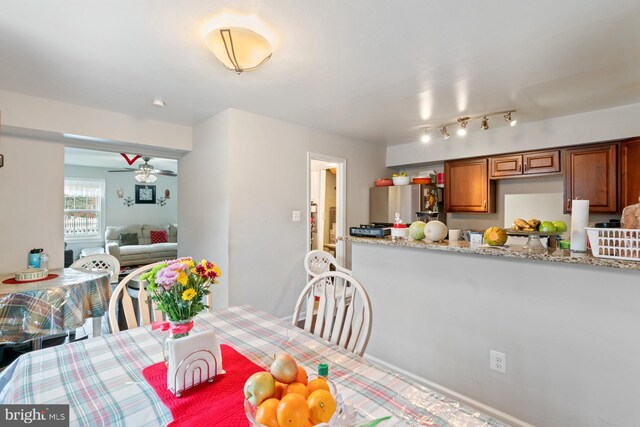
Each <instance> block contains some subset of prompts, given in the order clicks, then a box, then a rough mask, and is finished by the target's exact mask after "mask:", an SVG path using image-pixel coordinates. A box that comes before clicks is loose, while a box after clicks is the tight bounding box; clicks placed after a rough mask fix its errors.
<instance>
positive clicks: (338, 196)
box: [307, 153, 347, 266]
mask: <svg viewBox="0 0 640 427" xmlns="http://www.w3.org/2000/svg"><path fill="white" fill-rule="evenodd" d="M346 165H347V161H346V159H343V158H339V157H333V156H328V155H324V154H317V153H308V156H307V251H310V250H315V249H319V250H324V251H326V252H329V253H331V254H332V255H333V256H334V257H335V258H336V261H337V262H338V264H340V265H343V266H344V265H345V258H346V256H345V242H343V241H340V240H338V238H339V237H342V236H344V235H345V232H346V203H345V200H346Z"/></svg>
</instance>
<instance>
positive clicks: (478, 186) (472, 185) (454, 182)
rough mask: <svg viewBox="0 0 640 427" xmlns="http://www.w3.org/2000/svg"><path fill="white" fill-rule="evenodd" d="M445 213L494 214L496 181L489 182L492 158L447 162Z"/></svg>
mask: <svg viewBox="0 0 640 427" xmlns="http://www.w3.org/2000/svg"><path fill="white" fill-rule="evenodd" d="M444 174H445V183H446V185H445V187H444V193H445V197H444V204H445V211H446V212H476V213H487V212H495V191H494V189H495V182H493V181H489V159H487V158H483V159H468V160H456V161H451V162H445V163H444Z"/></svg>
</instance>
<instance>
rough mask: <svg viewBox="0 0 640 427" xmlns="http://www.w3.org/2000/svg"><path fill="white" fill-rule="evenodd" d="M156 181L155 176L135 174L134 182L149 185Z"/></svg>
mask: <svg viewBox="0 0 640 427" xmlns="http://www.w3.org/2000/svg"><path fill="white" fill-rule="evenodd" d="M157 180H158V177H157V176H155V175H151V174H145V173H139V174H136V181H138V182H142V183H144V184H151V183H153V182H156V181H157Z"/></svg>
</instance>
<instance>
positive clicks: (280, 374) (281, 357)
mask: <svg viewBox="0 0 640 427" xmlns="http://www.w3.org/2000/svg"><path fill="white" fill-rule="evenodd" d="M269 371H270V372H271V375H273V378H275V380H276V381H278V382H281V383H284V384H290V383H292V382H293V381H294V380H295V379H296V376H297V375H298V364H297V363H296V361H295V359H294V358H293V357H291V356H290V355H288V354H287V353H280V354H278V356H276V359H275V360H274V361H273V363H271V368H269Z"/></svg>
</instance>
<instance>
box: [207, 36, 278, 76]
mask: <svg viewBox="0 0 640 427" xmlns="http://www.w3.org/2000/svg"><path fill="white" fill-rule="evenodd" d="M206 43H207V47H208V48H209V50H210V51H211V52H213V54H214V55H215V56H216V58H218V59H219V60H220V62H222V64H223V65H224V66H225V67H226V68H227V69H229V70H232V71H235V72H236V73H238V74H240V73H242V72H244V71H253V70H256V69H257V68H258V67H260V66H261V65H262V64H264V63H265V62H267V61H268V60H269V58H271V55H272V53H273V52H272V49H271V44H270V43H269V42H268V41H267V39H265V38H264V37H262V36H261V35H260V34H258V33H255V32H253V31H251V30H248V29H246V28H235V27H228V28H216V29H214V30H212V31H210V32H209V34H207V37H206Z"/></svg>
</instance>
